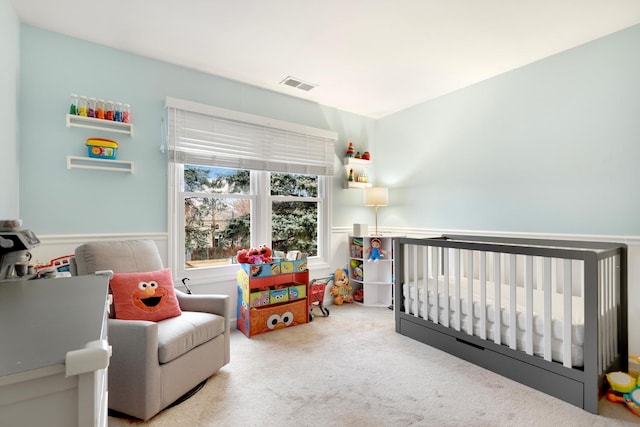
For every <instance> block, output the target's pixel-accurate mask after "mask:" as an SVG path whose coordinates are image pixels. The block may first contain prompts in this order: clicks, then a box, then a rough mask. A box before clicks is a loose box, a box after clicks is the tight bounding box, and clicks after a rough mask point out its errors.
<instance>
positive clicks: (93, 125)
mask: <svg viewBox="0 0 640 427" xmlns="http://www.w3.org/2000/svg"><path fill="white" fill-rule="evenodd" d="M67 127H68V128H70V127H77V128H85V129H97V130H104V131H108V132H115V133H123V134H125V135H133V123H122V122H112V121H110V120H104V119H95V118H93V117H84V116H75V115H73V114H67Z"/></svg>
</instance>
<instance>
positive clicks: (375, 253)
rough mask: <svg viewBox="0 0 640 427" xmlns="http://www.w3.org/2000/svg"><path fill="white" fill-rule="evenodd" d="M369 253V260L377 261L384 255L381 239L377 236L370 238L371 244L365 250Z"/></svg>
mask: <svg viewBox="0 0 640 427" xmlns="http://www.w3.org/2000/svg"><path fill="white" fill-rule="evenodd" d="M367 252H368V253H369V261H374V262H375V261H377V260H379V259H380V258H382V257H384V256H385V253H386V251H385V250H384V249H382V240H380V239H378V238H377V237H375V238H373V239H371V246H370V247H369V249H368V250H367Z"/></svg>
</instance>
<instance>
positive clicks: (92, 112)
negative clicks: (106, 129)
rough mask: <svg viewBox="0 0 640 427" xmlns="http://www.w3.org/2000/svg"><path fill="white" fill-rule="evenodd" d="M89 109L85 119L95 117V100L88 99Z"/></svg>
mask: <svg viewBox="0 0 640 427" xmlns="http://www.w3.org/2000/svg"><path fill="white" fill-rule="evenodd" d="M88 105H89V109H88V110H87V117H95V116H96V99H95V98H89V102H88Z"/></svg>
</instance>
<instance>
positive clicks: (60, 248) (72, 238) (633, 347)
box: [32, 227, 640, 355]
mask: <svg viewBox="0 0 640 427" xmlns="http://www.w3.org/2000/svg"><path fill="white" fill-rule="evenodd" d="M379 231H380V232H381V233H382V234H388V235H402V236H407V237H416V238H421V237H434V236H440V235H442V234H473V235H485V236H504V237H524V238H538V239H560V240H592V241H607V242H620V243H625V244H626V245H627V246H628V265H627V271H628V290H629V298H628V301H629V303H628V308H629V352H630V353H631V354H635V355H640V333H638V329H639V328H640V327H639V326H638V325H640V236H605V235H575V234H546V233H507V232H496V231H469V230H437V229H423V228H382V227H379ZM352 233H353V228H352V227H334V228H333V229H332V230H331V250H330V258H329V267H328V268H326V267H324V268H321V269H313V267H312V268H311V271H310V275H309V277H310V279H313V278H319V277H326V276H328V275H330V274H331V273H333V272H334V271H335V270H336V269H338V268H346V267H347V263H348V244H349V235H350V234H352ZM38 238H39V239H40V241H41V243H40V245H39V246H37V247H35V248H34V249H33V251H32V254H33V259H34V260H38V261H39V262H42V263H45V262H48V261H49V260H50V259H53V258H57V257H59V256H63V255H70V254H73V253H74V251H75V248H76V247H77V246H80V245H81V244H83V243H85V242H89V241H113V240H125V239H153V240H154V241H155V242H156V244H157V245H158V249H159V250H160V256H161V257H162V260H163V263H164V264H165V265H167V254H168V236H167V233H138V234H136V233H128V234H78V235H48V236H47V235H45V236H38ZM211 279H213V280H211V282H208V283H207V282H204V281H200V280H197V281H194V282H189V284H190V285H191V287H192V289H193V291H194V293H199V294H201V293H223V294H226V295H229V296H230V297H231V301H232V306H231V307H232V313H235V311H236V309H235V307H236V301H237V291H236V283H235V280H233V279H229V280H224V281H219V280H215V278H211ZM176 287H178V288H182V286H181V284H180V283H176ZM331 301H332V298H331V297H330V296H328V290H327V292H326V294H325V304H331ZM232 317H234V318H235V315H233V316H232Z"/></svg>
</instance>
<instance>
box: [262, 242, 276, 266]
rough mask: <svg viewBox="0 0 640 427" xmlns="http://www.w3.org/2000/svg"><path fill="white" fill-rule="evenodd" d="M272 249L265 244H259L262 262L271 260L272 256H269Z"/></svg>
mask: <svg viewBox="0 0 640 427" xmlns="http://www.w3.org/2000/svg"><path fill="white" fill-rule="evenodd" d="M271 254H272V251H271V248H270V247H268V246H267V245H260V255H261V256H262V262H264V263H270V262H273V258H272V257H271Z"/></svg>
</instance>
